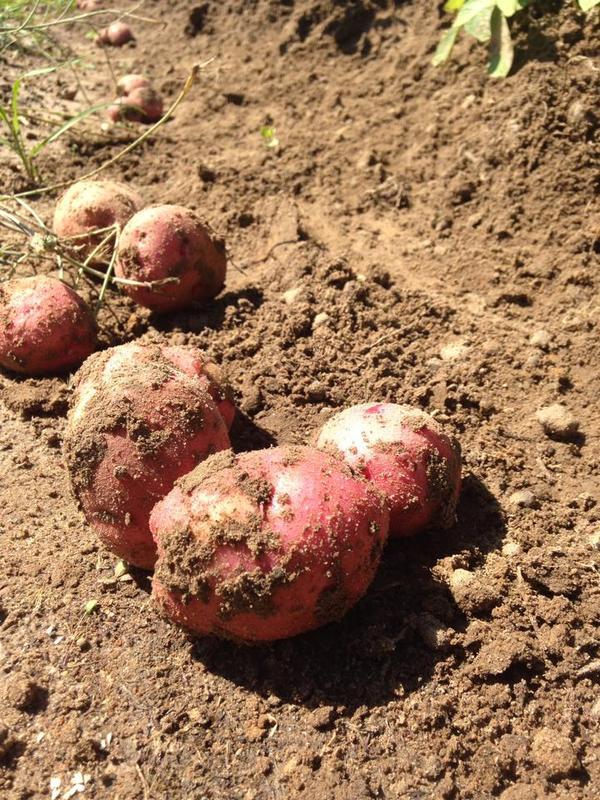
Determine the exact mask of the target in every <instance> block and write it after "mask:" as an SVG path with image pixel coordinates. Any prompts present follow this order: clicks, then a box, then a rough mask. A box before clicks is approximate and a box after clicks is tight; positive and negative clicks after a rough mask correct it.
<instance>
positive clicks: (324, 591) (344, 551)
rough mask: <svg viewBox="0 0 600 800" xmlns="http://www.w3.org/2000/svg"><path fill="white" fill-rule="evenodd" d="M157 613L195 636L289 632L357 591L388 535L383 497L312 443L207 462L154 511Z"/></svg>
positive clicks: (246, 637)
mask: <svg viewBox="0 0 600 800" xmlns="http://www.w3.org/2000/svg"><path fill="white" fill-rule="evenodd" d="M150 526H151V529H152V533H153V534H154V537H155V539H156V541H157V544H158V552H159V560H158V562H157V566H156V572H155V576H154V584H153V592H154V597H155V599H156V601H157V602H158V604H159V606H160V607H161V608H162V609H163V611H164V613H165V614H166V615H167V616H168V617H169V618H170V619H171V620H173V621H174V622H176V623H178V624H180V625H182V626H184V627H185V628H187V629H188V630H190V631H193V632H195V633H199V634H216V635H218V636H225V637H230V638H234V639H237V640H240V641H245V642H253V641H269V640H273V639H280V638H283V637H287V636H294V635H296V634H298V633H302V632H303V631H307V630H310V629H312V628H316V627H318V626H319V625H324V624H325V623H327V622H331V621H332V620H336V619H339V618H340V617H341V616H342V615H343V614H344V613H345V612H346V611H347V610H348V609H349V608H350V607H351V606H352V605H354V603H356V601H357V600H358V599H359V598H360V597H361V596H362V595H363V594H364V592H365V591H366V589H367V587H368V586H369V584H370V582H371V580H372V578H373V576H374V574H375V570H376V569H377V565H378V563H379V558H380V555H381V551H382V548H383V545H384V543H385V540H386V537H387V533H388V512H387V509H386V506H385V501H384V498H383V497H382V496H381V494H380V493H379V492H378V491H377V490H376V489H375V488H373V487H372V486H371V485H370V484H369V483H368V482H367V481H365V480H364V479H363V478H360V477H357V476H356V475H354V474H353V473H352V472H351V470H350V469H349V468H348V467H347V466H345V465H344V464H343V463H341V462H340V461H339V460H337V459H335V458H332V457H331V456H328V455H326V454H325V453H322V452H319V451H318V450H315V449H313V448H309V447H292V448H286V447H277V448H273V449H270V450H259V451H255V452H251V453H243V454H242V455H234V454H233V453H222V454H219V455H216V456H212V457H211V458H209V459H207V460H206V461H205V462H204V464H201V465H200V466H199V467H197V468H196V469H195V470H194V471H193V472H191V473H190V474H189V475H187V476H185V477H184V478H182V479H181V480H180V481H178V483H177V484H176V486H175V488H174V489H173V490H172V491H171V492H170V493H169V494H168V495H167V497H166V498H165V499H164V500H163V501H162V502H160V503H159V504H158V505H157V506H156V507H155V509H154V511H153V512H152V517H151V521H150Z"/></svg>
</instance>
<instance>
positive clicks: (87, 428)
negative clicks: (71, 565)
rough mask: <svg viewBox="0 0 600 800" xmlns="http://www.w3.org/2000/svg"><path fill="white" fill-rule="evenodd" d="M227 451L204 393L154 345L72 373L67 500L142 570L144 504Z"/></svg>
mask: <svg viewBox="0 0 600 800" xmlns="http://www.w3.org/2000/svg"><path fill="white" fill-rule="evenodd" d="M229 446H230V442H229V436H228V434H227V429H226V427H225V423H224V422H223V420H222V418H221V415H220V414H219V413H218V411H217V409H216V406H215V404H214V403H213V401H212V399H211V397H210V395H209V394H208V391H207V390H206V387H205V386H204V385H203V384H202V383H201V382H200V381H198V380H197V378H190V377H188V376H187V375H186V374H185V373H183V372H181V371H180V370H179V369H177V368H175V367H174V366H173V365H172V364H171V362H170V361H169V360H168V359H167V358H166V357H165V356H164V355H163V353H162V352H161V348H160V347H158V346H152V345H146V346H144V347H142V346H140V345H137V344H135V343H134V344H131V345H122V346H120V347H114V348H112V349H110V350H107V351H105V352H103V353H98V354H96V355H94V356H93V357H92V358H90V359H88V360H87V361H86V363H85V364H84V365H83V367H82V369H81V370H80V372H79V373H78V377H77V384H76V388H75V392H74V396H73V402H72V405H71V411H70V413H69V418H68V424H67V429H66V433H65V437H64V456H65V461H66V464H67V467H68V471H69V477H70V481H71V486H72V489H73V493H74V495H75V497H76V499H77V500H78V502H79V504H80V506H81V509H82V511H83V513H84V515H85V517H86V519H87V521H88V523H89V524H90V525H91V526H92V528H93V529H94V530H95V531H96V533H97V534H98V535H99V537H100V538H101V539H102V540H103V541H104V543H105V544H106V545H107V547H108V548H109V549H110V550H112V551H113V552H114V553H115V554H116V555H118V556H119V557H121V558H123V559H125V560H126V561H127V562H129V563H130V564H134V565H135V566H138V567H142V568H144V569H151V568H152V567H153V565H154V561H155V559H156V547H155V545H154V541H153V539H152V536H151V534H150V530H149V527H148V520H149V516H150V512H151V510H152V507H153V506H154V505H155V503H156V502H158V501H159V500H161V499H162V498H163V497H164V496H165V495H166V494H167V493H168V492H169V491H170V490H171V488H172V486H173V484H174V483H175V481H176V480H177V478H179V477H181V476H182V475H185V474H186V473H187V472H189V471H190V470H191V469H193V468H194V467H195V466H196V465H197V464H198V463H199V462H200V461H202V460H203V459H205V458H206V457H207V456H208V455H210V454H211V453H216V452H218V451H220V450H225V449H227V448H228V447H229Z"/></svg>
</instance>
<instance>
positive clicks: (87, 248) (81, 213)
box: [52, 181, 144, 257]
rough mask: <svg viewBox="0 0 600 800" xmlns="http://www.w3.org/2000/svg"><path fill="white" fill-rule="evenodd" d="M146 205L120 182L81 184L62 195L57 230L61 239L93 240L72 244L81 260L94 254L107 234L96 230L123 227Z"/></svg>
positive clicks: (55, 214)
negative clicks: (112, 226)
mask: <svg viewBox="0 0 600 800" xmlns="http://www.w3.org/2000/svg"><path fill="white" fill-rule="evenodd" d="M143 205H144V201H143V200H142V198H141V197H140V195H139V194H138V193H137V192H136V191H134V190H133V189H131V188H130V187H129V186H127V185H126V184H124V183H117V182H116V181H79V183H75V184H73V186H71V187H69V188H68V189H67V191H66V192H65V193H64V194H63V195H62V197H61V198H60V199H59V201H58V203H57V204H56V209H55V211H54V221H53V226H52V227H53V230H54V233H55V234H56V235H57V236H58V237H59V239H68V238H70V237H72V236H81V235H82V234H86V233H90V236H88V237H85V238H81V239H77V240H74V241H73V242H72V243H71V246H72V247H73V249H75V250H76V251H77V252H78V253H79V255H80V256H81V257H85V256H86V255H88V254H89V253H91V252H92V250H93V248H94V247H96V245H98V244H99V243H100V241H101V240H102V238H103V236H104V234H92V233H91V232H92V231H94V230H99V229H102V228H109V227H110V226H111V225H119V226H120V227H123V226H124V225H125V224H126V223H127V222H128V220H129V219H131V217H132V216H133V215H134V214H135V213H136V211H139V210H140V209H141V208H142V206H143Z"/></svg>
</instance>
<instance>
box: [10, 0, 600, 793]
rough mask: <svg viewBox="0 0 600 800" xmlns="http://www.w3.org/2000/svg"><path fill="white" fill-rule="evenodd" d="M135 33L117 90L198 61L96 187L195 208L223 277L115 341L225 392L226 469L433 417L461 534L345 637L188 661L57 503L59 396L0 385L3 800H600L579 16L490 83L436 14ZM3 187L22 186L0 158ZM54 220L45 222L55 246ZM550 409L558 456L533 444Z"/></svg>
mask: <svg viewBox="0 0 600 800" xmlns="http://www.w3.org/2000/svg"><path fill="white" fill-rule="evenodd" d="M540 8H543V11H541V10H540ZM143 12H144V14H145V15H147V16H149V17H154V18H155V19H156V20H158V24H156V23H151V22H143V21H138V22H136V23H135V33H136V36H137V40H136V43H135V44H134V45H128V46H127V47H125V48H124V49H122V50H113V51H111V53H110V57H111V61H112V64H113V66H114V69H115V71H116V73H117V74H122V73H126V72H144V73H147V74H148V75H149V76H150V77H151V78H152V79H153V81H154V83H155V85H156V87H157V88H158V89H159V90H160V91H161V92H162V93H163V95H164V96H165V99H166V100H172V99H174V97H175V96H176V94H177V92H178V91H179V89H180V87H181V85H182V82H183V80H184V79H185V77H186V75H187V74H188V71H189V70H190V69H191V67H192V65H193V64H194V63H196V62H198V61H205V60H207V59H209V58H213V59H214V60H213V61H212V62H211V63H210V64H209V65H208V66H206V67H205V68H204V70H203V72H202V75H201V79H200V81H199V84H198V85H197V86H196V87H195V88H194V89H193V92H192V93H191V94H190V95H189V96H188V98H187V99H186V100H185V101H184V103H183V104H182V105H181V106H180V107H179V109H178V110H177V112H176V114H175V118H174V120H173V121H171V122H169V123H168V124H167V125H166V126H164V127H163V128H162V129H161V130H160V131H159V132H158V133H157V134H156V135H154V136H152V137H150V139H149V140H148V141H147V142H145V143H144V144H143V145H142V146H140V147H139V148H138V149H136V150H134V151H133V152H132V153H130V154H129V155H127V156H126V157H124V158H122V159H120V160H119V161H118V162H117V164H116V165H115V166H114V167H112V168H111V169H110V170H109V171H108V174H109V175H110V177H112V178H115V179H119V180H125V181H127V182H130V183H131V184H132V185H134V186H135V187H137V188H138V189H139V190H140V191H141V192H142V193H143V194H144V196H145V197H146V198H147V200H148V201H149V202H153V203H184V204H186V205H189V206H191V207H192V208H194V209H195V210H197V211H198V212H199V213H200V214H201V215H202V216H203V217H204V218H205V219H206V220H207V221H209V222H210V223H211V225H212V226H213V228H215V229H216V230H217V231H218V232H219V233H220V234H222V235H223V236H224V237H225V239H226V241H227V244H228V248H229V252H230V267H229V274H228V283H227V288H226V289H225V291H224V292H223V293H222V294H221V295H220V296H219V298H218V299H217V300H216V301H215V302H214V303H213V304H212V305H210V306H207V307H197V308H194V309H192V310H190V311H189V312H186V313H183V314H181V313H180V314H176V315H173V314H171V315H163V316H159V315H152V314H149V313H146V312H142V311H139V310H136V309H135V307H134V306H133V304H132V303H131V301H129V300H126V299H122V300H121V299H118V298H116V297H115V296H112V297H111V299H110V301H109V303H108V306H106V307H105V309H104V311H103V313H102V315H101V323H102V325H103V329H104V330H103V337H104V338H103V341H104V343H105V344H108V343H111V342H112V343H117V342H120V341H124V340H126V339H130V338H134V337H135V336H142V337H144V338H145V339H148V340H155V341H169V342H171V343H174V344H179V343H193V344H198V345H201V346H202V347H205V348H206V349H207V350H208V351H209V353H210V354H211V355H212V356H214V357H215V358H216V360H217V361H218V362H219V363H222V364H223V365H224V366H226V367H227V369H228V371H229V372H230V375H231V379H232V382H233V385H234V389H235V393H236V399H237V402H238V404H239V408H240V409H241V412H242V413H241V414H240V415H239V416H238V419H237V421H236V423H235V425H234V428H233V431H232V436H233V440H234V443H235V447H236V449H237V450H245V449H249V448H255V447H260V446H265V445H269V444H273V443H275V442H277V443H301V442H304V441H306V440H307V438H309V437H310V436H311V435H312V433H313V431H314V430H315V429H316V428H317V427H318V426H319V425H320V424H321V422H322V421H323V420H325V419H328V418H329V416H330V415H331V414H332V413H333V412H334V411H335V410H337V409H339V408H341V407H344V406H347V405H350V404H352V403H358V402H368V401H375V400H395V401H398V402H403V403H411V404H414V405H416V406H417V407H420V408H422V409H424V410H426V411H428V412H429V413H434V414H435V416H436V418H437V419H438V420H439V421H440V422H442V423H443V424H444V426H446V427H447V428H448V430H449V431H450V432H452V433H453V434H455V435H456V436H457V437H458V438H459V440H460V442H461V445H462V448H463V456H464V471H465V480H464V487H463V491H462V496H461V500H460V504H459V508H458V522H457V524H456V525H455V526H454V527H453V528H452V529H451V530H449V531H442V530H438V529H434V530H431V531H429V532H427V533H426V534H424V535H421V536H419V537H416V538H414V539H411V540H405V541H403V540H401V541H394V542H392V543H390V544H389V545H388V547H387V549H386V551H385V553H384V556H383V560H382V566H381V568H380V570H379V573H378V575H377V577H376V579H375V582H374V584H373V585H372V586H371V588H370V590H369V592H368V594H367V596H366V597H365V598H364V600H362V601H361V602H360V603H359V604H358V606H357V607H356V608H355V609H354V610H352V611H351V612H350V613H349V614H348V615H347V616H346V617H345V618H344V619H343V620H342V621H341V622H340V623H337V624H333V625H329V626H327V627H325V628H323V629H321V630H318V631H316V632H314V633H311V634H309V635H305V636H300V637H297V638H294V639H291V640H288V641H282V642H278V643H275V644H272V645H269V646H261V647H252V648H243V647H239V646H237V645H235V644H232V643H229V642H221V641H218V640H213V639H197V640H193V639H190V638H188V637H187V636H186V634H184V633H183V632H181V631H180V630H178V629H176V628H175V627H173V626H172V625H170V624H168V623H167V622H166V621H164V620H163V619H162V618H160V617H159V615H158V614H157V612H156V611H155V609H154V608H153V605H152V602H151V598H150V594H149V590H150V580H149V577H148V575H147V574H145V573H142V572H139V573H136V572H132V573H131V574H129V573H125V574H120V573H121V570H120V569H117V571H116V572H115V562H116V559H115V558H114V557H113V556H111V555H110V553H108V552H107V551H106V550H105V549H104V548H103V547H102V546H101V545H100V544H99V542H98V541H97V540H96V539H95V537H94V535H93V534H92V532H91V530H90V529H89V527H88V526H87V525H86V523H85V521H84V519H83V518H82V517H81V516H80V515H79V514H78V512H77V510H76V508H75V504H74V502H73V500H72V499H71V497H70V495H69V491H68V483H67V480H66V476H65V467H64V466H63V461H62V456H61V440H62V435H63V432H64V425H65V416H64V415H65V410H66V403H67V399H68V394H69V386H68V381H67V379H64V380H63V379H56V378H55V379H40V380H23V379H19V378H15V377H14V376H11V375H9V374H8V373H6V374H5V375H4V376H3V377H2V379H1V380H2V398H3V401H4V402H3V403H2V404H0V422H1V425H0V452H1V460H0V476H1V483H0V507H1V508H2V517H1V527H0V536H1V543H2V558H1V559H0V676H1V677H0V721H1V724H0V762H1V763H0V796H1V797H2V798H7V800H17V799H18V800H25V798H35V799H36V800H37V798H40V799H41V798H50V797H52V798H55V799H56V798H68V797H71V796H81V797H83V798H114V799H115V800H134V799H136V800H137V798H143V800H149V799H150V798H152V799H153V800H159V799H162V798H165V799H166V798H169V800H173V799H174V798H177V799H179V798H194V799H195V800H196V799H197V800H201V798H210V800H225V799H227V800H232V799H235V800H263V799H264V800H267V799H268V800H270V799H271V798H284V797H300V798H307V799H309V798H315V800H316V799H320V798H334V799H335V800H342V799H346V798H347V799H348V800H362V799H363V798H386V799H387V798H390V799H392V800H395V799H396V798H397V799H398V800H400V799H402V800H404V798H410V800H418V799H419V800H420V799H421V798H445V799H446V800H459V799H462V798H465V799H466V798H469V799H470V798H473V800H482V799H483V798H493V797H501V798H503V800H540V799H541V798H547V797H548V798H565V800H566V798H569V800H580V799H583V798H590V800H591V798H595V797H598V794H599V793H600V760H599V758H598V753H599V752H600V749H599V748H600V692H599V688H598V681H599V678H600V652H599V648H600V639H599V635H598V622H599V616H600V581H599V573H598V567H599V548H600V537H599V527H600V510H599V507H598V480H599V473H600V446H599V438H598V430H599V422H600V411H599V407H598V402H597V400H598V396H599V394H600V380H599V374H598V368H597V365H598V363H599V361H600V347H599V344H598V300H597V288H598V287H597V284H598V267H599V264H598V255H599V251H600V240H599V239H598V223H599V220H600V212H599V207H598V203H597V192H598V188H599V186H598V169H597V167H598V163H599V162H598V157H599V151H598V116H599V112H598V109H599V108H600V104H599V88H600V71H599V69H598V62H597V55H598V52H599V47H600V17H599V15H598V13H597V11H596V12H595V13H593V14H591V15H589V16H588V17H586V16H584V15H583V14H581V13H578V12H577V10H576V7H575V4H574V3H571V2H568V3H567V2H565V3H560V2H548V3H544V4H542V3H538V4H534V5H533V7H530V9H529V10H528V11H527V12H524V13H523V14H521V15H520V16H521V19H515V24H514V30H515V34H516V38H517V44H518V50H517V62H516V68H515V70H514V71H513V74H512V76H511V77H510V78H508V79H507V80H503V81H493V80H490V79H488V78H487V77H486V75H485V69H484V53H483V51H482V49H481V47H480V46H479V45H477V44H476V43H471V42H469V41H467V40H466V39H465V40H461V42H460V43H459V45H458V47H457V49H456V54H455V55H454V57H453V59H452V61H451V63H450V64H449V65H448V66H447V67H446V68H443V69H439V68H438V69H435V68H433V67H431V66H430V58H431V55H432V53H433V50H434V48H435V45H436V43H437V41H438V39H439V36H440V32H441V30H442V26H443V24H444V19H445V17H444V15H443V13H442V11H441V3H437V2H427V3H426V2H419V1H418V0H414V2H395V3H394V2H391V0H348V2H341V1H340V0H338V1H336V0H296V1H295V2H294V0H285V1H284V0H281V2H276V0H222V2H219V3H217V2H205V3H198V2H197V3H189V2H174V0H170V2H169V1H167V0H156V1H155V2H146V3H144V4H143ZM60 35H62V36H64V37H65V38H66V40H67V41H69V43H71V44H72V45H73V46H75V47H77V48H79V49H80V50H83V51H84V52H86V53H87V56H88V58H89V60H92V61H93V62H94V63H95V65H96V68H95V70H94V71H93V72H89V73H88V78H87V80H88V87H87V88H88V90H89V91H90V92H91V94H92V98H93V99H94V100H102V99H104V98H110V96H111V93H112V88H111V78H110V73H109V70H108V67H107V65H106V63H105V61H104V58H103V56H102V54H101V53H99V51H98V50H97V49H96V48H95V47H94V46H93V45H92V44H91V43H90V42H89V41H88V40H86V39H85V38H84V35H83V32H82V30H81V28H80V27H73V29H72V30H70V31H65V32H63V33H62V34H60ZM16 60H17V61H18V59H16ZM11 66H15V65H14V64H12V65H11ZM17 66H19V65H18V64H17ZM49 81H50V83H49V86H50V89H49V93H48V96H47V97H45V98H42V99H41V100H42V102H43V103H45V104H46V106H47V107H54V103H55V101H56V103H58V102H59V98H63V97H67V96H72V94H73V90H74V89H73V81H72V78H71V77H70V76H69V75H68V74H67V73H64V72H61V73H60V74H57V75H55V76H53V77H51V78H50V79H49ZM60 102H63V101H62V100H60ZM64 102H67V101H64ZM73 102H75V103H76V102H78V99H77V98H76V99H75V101H73ZM266 124H270V125H273V126H274V127H275V128H276V131H277V132H276V136H277V138H278V139H279V146H278V147H271V148H269V147H267V146H266V143H265V141H263V140H262V139H261V136H260V128H261V126H263V125H266ZM88 130H89V128H88ZM130 140H131V136H130V134H129V133H127V132H125V133H123V136H122V142H121V145H119V144H118V143H116V142H114V141H112V142H111V141H110V139H108V138H107V137H106V136H105V135H104V134H102V133H101V132H100V131H99V130H98V134H97V136H96V138H94V136H91V135H89V134H88V135H86V137H85V138H83V137H82V138H81V140H80V142H79V144H77V145H74V144H73V142H72V141H71V142H70V143H68V142H67V140H66V139H63V140H59V141H58V142H57V143H56V144H55V145H54V146H53V147H52V148H49V149H48V150H46V151H45V153H44V154H43V156H42V157H41V160H40V166H41V168H42V169H43V172H44V176H45V178H46V180H47V181H49V182H52V181H56V180H69V179H75V178H76V177H77V176H79V175H82V174H84V173H85V172H87V171H89V170H90V169H92V168H94V167H95V166H97V165H99V164H100V163H102V162H103V161H104V160H106V159H107V158H108V157H110V156H113V155H115V154H116V153H117V152H118V150H119V147H121V146H122V145H123V143H124V142H126V141H130ZM0 176H1V178H2V181H3V185H4V187H5V188H9V189H13V190H16V189H19V188H23V185H24V184H23V180H22V178H21V173H20V172H19V171H18V168H17V165H16V164H15V163H13V162H12V161H11V160H10V157H9V156H8V155H6V157H5V154H3V157H2V165H1V166H0ZM53 203H54V198H53V197H45V196H40V197H39V198H37V199H34V201H33V204H34V207H35V209H36V211H37V212H38V213H39V214H41V215H42V216H43V217H44V218H45V219H46V220H50V219H51V214H52V206H53ZM234 265H235V266H234ZM236 267H238V268H236ZM242 270H243V271H242ZM557 402H558V403H561V404H563V405H564V406H565V407H566V408H567V410H568V411H569V412H570V414H571V415H572V418H571V419H570V420H569V425H568V426H567V428H568V429H567V428H566V429H565V432H564V435H562V434H561V433H560V425H559V426H558V428H557V427H556V426H554V429H553V430H554V432H552V430H550V429H549V428H547V429H546V430H544V429H543V428H542V426H541V424H540V422H539V421H538V419H537V417H536V412H537V411H538V410H539V409H540V408H542V407H545V406H550V405H553V404H555V403H557ZM573 420H575V422H577V423H578V426H575V425H574V424H573ZM576 428H577V429H576ZM79 790H81V791H80V792H79ZM76 792H77V794H75V793H76Z"/></svg>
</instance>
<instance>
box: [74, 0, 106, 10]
mask: <svg viewBox="0 0 600 800" xmlns="http://www.w3.org/2000/svg"><path fill="white" fill-rule="evenodd" d="M102 6H103V3H102V0H77V8H80V9H81V10H82V11H99V10H100V9H101V8H102Z"/></svg>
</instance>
